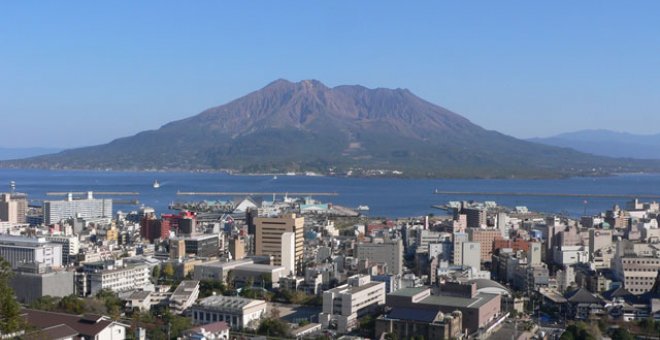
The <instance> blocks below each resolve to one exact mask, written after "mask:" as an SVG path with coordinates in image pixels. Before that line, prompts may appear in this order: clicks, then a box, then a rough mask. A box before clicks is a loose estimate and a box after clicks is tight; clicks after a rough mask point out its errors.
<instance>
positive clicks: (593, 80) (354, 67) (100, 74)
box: [0, 1, 660, 148]
mask: <svg viewBox="0 0 660 340" xmlns="http://www.w3.org/2000/svg"><path fill="white" fill-rule="evenodd" d="M658 6H659V5H658V4H656V3H654V2H650V1H649V2H636V3H635V6H630V5H629V4H616V3H614V2H595V1H591V2H581V3H579V4H571V7H570V8H568V9H567V7H566V6H565V5H562V4H546V5H545V6H539V5H538V4H528V3H523V4H520V3H519V4H515V3H513V2H507V3H501V2H498V3H497V4H492V3H486V2H481V3H475V4H471V5H465V4H460V5H448V4H425V5H423V6H421V7H412V6H406V5H402V4H392V3H383V2H378V3H376V2H365V3H360V4H353V3H336V2H333V3H316V4H308V3H287V4H284V5H282V4H279V3H278V4H271V3H266V2H264V3H259V4H258V6H254V5H244V4H225V3H222V4H217V3H210V2H202V3H196V4H194V5H190V4H187V5H181V4H176V3H173V2H165V3H162V2H159V3H158V6H156V3H154V2H146V3H141V4H130V5H128V4H116V5H114V6H103V5H99V4H96V3H93V4H90V3H82V2H73V3H67V4H57V5H55V4H40V5H39V6H34V5H31V4H30V3H24V2H22V3H17V4H3V5H2V11H0V33H2V34H1V36H2V38H1V39H2V42H3V44H4V46H5V48H4V49H3V52H2V54H1V55H2V57H0V73H1V74H3V77H2V78H1V79H0V93H2V94H0V111H2V112H3V113H4V114H5V115H6V116H5V117H8V119H7V118H5V120H4V121H3V123H4V124H5V126H6V127H7V130H8V131H7V134H6V139H5V141H6V142H5V143H3V145H2V146H3V147H18V146H23V147H38V146H52V147H64V148H69V147H77V146H85V145H93V144H101V143H105V142H108V141H110V140H113V139H115V138H119V137H124V136H129V135H132V134H135V133H137V132H139V131H142V130H147V129H155V128H158V127H159V126H161V125H162V124H165V123H167V122H169V121H172V120H176V119H182V118H185V117H189V116H192V115H195V114H197V113H199V112H201V111H202V110H204V109H207V108H209V107H213V106H217V105H221V104H224V103H226V102H228V101H230V100H232V99H235V98H237V97H239V96H241V95H243V94H245V93H248V92H250V91H254V90H256V89H259V88H261V87H263V86H265V85H266V84H268V83H269V82H271V81H273V80H274V79H277V78H286V79H289V80H292V81H298V80H301V79H310V78H312V79H319V80H321V81H323V82H324V83H326V84H327V85H328V86H337V85H341V84H361V85H364V86H367V87H371V88H373V87H389V88H399V87H401V88H408V89H410V90H411V91H412V92H414V93H415V94H417V95H419V96H420V97H422V98H425V99H428V100H429V101H431V102H433V103H435V104H438V105H441V106H443V107H446V108H448V109H450V110H452V111H455V112H457V113H459V114H461V115H463V116H465V117H466V118H468V119H470V120H471V121H473V122H474V123H476V124H479V125H481V126H483V127H485V128H487V129H493V130H498V131H500V132H503V133H506V134H509V135H512V136H515V137H519V138H529V137H537V136H540V137H544V136H550V135H554V134H558V133H562V132H569V131H575V130H580V129H588V128H604V129H611V130H617V131H626V132H631V133H638V134H651V133H656V132H658V131H657V130H655V126H657V123H659V122H660V116H659V115H657V114H656V111H657V109H656V108H657V107H658V104H660V103H659V102H658V101H659V99H658V98H657V96H655V95H654V90H655V89H656V88H657V87H658V85H660V84H659V83H658V82H659V79H660V77H657V75H659V74H660V67H658V65H657V62H656V60H655V59H656V57H655V56H656V55H658V53H657V52H659V51H658V50H659V49H660V44H657V42H658V41H657V40H658V35H657V31H658V27H657V26H658V25H657V23H656V20H655V18H654V15H653V14H654V13H657V9H658ZM99 127H103V128H102V129H100V128H99ZM26 131H29V132H30V137H29V138H25V137H24V134H25V132H26Z"/></svg>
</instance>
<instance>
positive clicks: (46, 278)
mask: <svg viewBox="0 0 660 340" xmlns="http://www.w3.org/2000/svg"><path fill="white" fill-rule="evenodd" d="M11 286H12V288H13V289H14V294H16V298H17V299H18V301H19V302H21V303H24V304H29V303H31V302H32V301H34V300H37V299H39V298H41V297H44V296H46V295H48V296H52V297H65V296H69V295H71V294H73V293H74V291H73V272H70V271H69V272H67V271H53V270H52V269H51V268H50V267H46V266H43V265H37V264H26V265H22V266H20V267H19V268H18V270H16V271H14V276H13V277H12V279H11Z"/></svg>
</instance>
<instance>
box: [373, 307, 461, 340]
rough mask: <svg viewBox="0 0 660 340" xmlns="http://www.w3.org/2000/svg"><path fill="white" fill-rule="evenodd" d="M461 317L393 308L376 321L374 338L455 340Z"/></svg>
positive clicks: (429, 311)
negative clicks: (420, 337)
mask: <svg viewBox="0 0 660 340" xmlns="http://www.w3.org/2000/svg"><path fill="white" fill-rule="evenodd" d="M462 325H463V315H462V314H461V312H459V311H455V312H453V313H451V314H445V313H443V312H440V311H435V310H431V309H410V308H394V309H392V310H391V311H390V312H389V313H387V314H385V315H382V316H380V317H379V318H378V319H376V338H380V337H381V336H382V334H383V333H390V334H392V333H395V334H397V336H398V337H399V338H401V339H412V338H415V337H418V336H422V337H423V338H424V339H437V340H445V339H457V338H459V337H460V336H461V331H462Z"/></svg>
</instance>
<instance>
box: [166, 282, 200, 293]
mask: <svg viewBox="0 0 660 340" xmlns="http://www.w3.org/2000/svg"><path fill="white" fill-rule="evenodd" d="M198 286H199V281H194V280H186V281H181V283H180V284H179V285H178V286H177V287H176V289H175V290H174V293H172V296H178V295H182V296H189V295H190V294H191V293H192V292H193V291H194V290H195V289H196V288H197V287H198Z"/></svg>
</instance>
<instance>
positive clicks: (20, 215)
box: [0, 193, 28, 224]
mask: <svg viewBox="0 0 660 340" xmlns="http://www.w3.org/2000/svg"><path fill="white" fill-rule="evenodd" d="M27 208H28V202H27V195H25V194H16V193H14V194H10V193H3V194H2V195H0V221H5V222H9V223H12V224H24V223H27Z"/></svg>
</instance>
